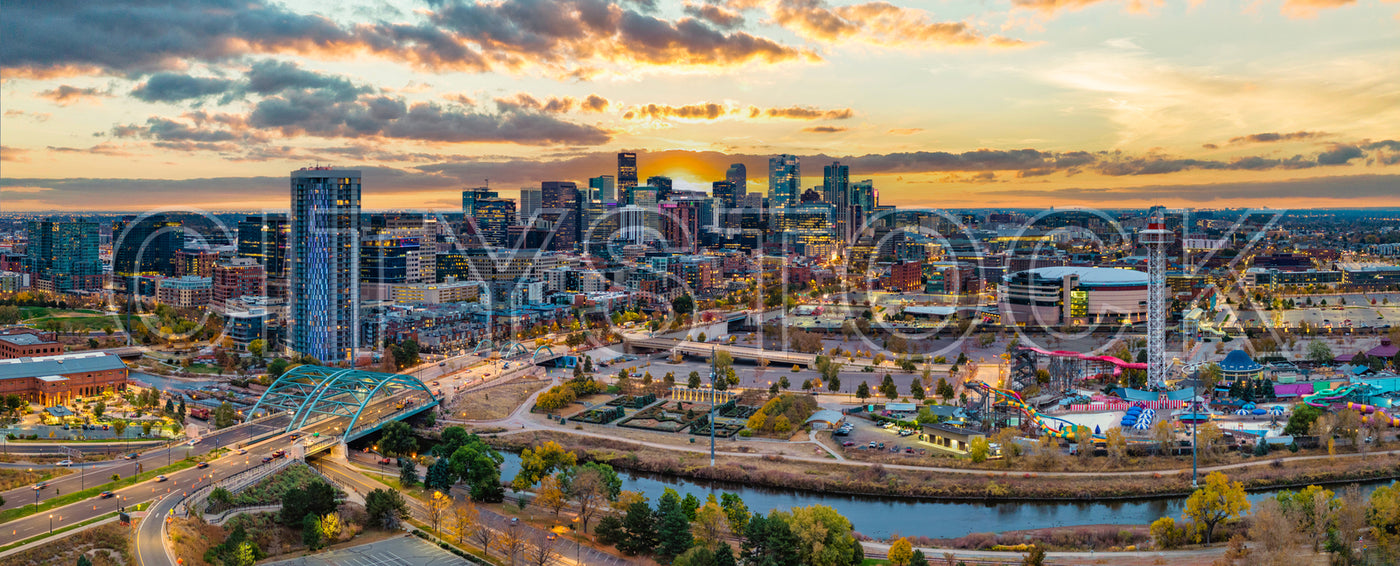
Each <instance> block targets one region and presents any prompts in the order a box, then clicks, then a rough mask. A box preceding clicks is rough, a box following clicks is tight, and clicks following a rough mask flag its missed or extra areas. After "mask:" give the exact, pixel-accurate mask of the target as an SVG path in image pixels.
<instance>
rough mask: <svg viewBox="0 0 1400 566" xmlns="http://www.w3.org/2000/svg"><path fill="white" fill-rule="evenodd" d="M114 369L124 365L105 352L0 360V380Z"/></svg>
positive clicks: (117, 358)
mask: <svg viewBox="0 0 1400 566" xmlns="http://www.w3.org/2000/svg"><path fill="white" fill-rule="evenodd" d="M114 369H126V364H125V363H122V360H121V358H119V357H117V356H116V355H115V354H108V353H106V352H82V353H77V354H63V355H59V356H41V357H32V358H31V357H25V358H13V359H8V360H0V379H23V378H31V377H38V378H43V377H48V376H58V375H66V374H72V373H83V372H94V371H108V370H114Z"/></svg>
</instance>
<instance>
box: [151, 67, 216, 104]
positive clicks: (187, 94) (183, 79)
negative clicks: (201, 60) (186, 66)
mask: <svg viewBox="0 0 1400 566" xmlns="http://www.w3.org/2000/svg"><path fill="white" fill-rule="evenodd" d="M234 84H235V83H234V81H232V80H229V79H221V78H216V77H192V76H189V75H186V74H183V73H156V74H154V75H151V77H150V78H149V79H146V82H144V83H141V84H139V85H137V86H136V88H135V89H132V91H131V96H133V97H135V98H136V99H137V100H143V101H146V102H181V101H185V100H191V99H199V98H204V97H206V96H211V95H215V94H224V93H227V92H228V91H229V89H230V88H232V86H233V85H234Z"/></svg>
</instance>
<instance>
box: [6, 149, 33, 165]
mask: <svg viewBox="0 0 1400 566" xmlns="http://www.w3.org/2000/svg"><path fill="white" fill-rule="evenodd" d="M29 153H30V150H28V149H25V148H22V147H10V146H8V145H0V161H13V162H15V163H25V162H28V161H29V157H27V156H28V155H29Z"/></svg>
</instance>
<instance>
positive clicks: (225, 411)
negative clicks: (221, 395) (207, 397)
mask: <svg viewBox="0 0 1400 566" xmlns="http://www.w3.org/2000/svg"><path fill="white" fill-rule="evenodd" d="M237 420H238V414H237V413H236V412H235V411H234V410H233V405H230V404H229V402H228V401H224V402H222V403H219V406H218V407H217V408H215V409H214V428H216V429H220V428H228V427H230V426H233V423H235V422H237Z"/></svg>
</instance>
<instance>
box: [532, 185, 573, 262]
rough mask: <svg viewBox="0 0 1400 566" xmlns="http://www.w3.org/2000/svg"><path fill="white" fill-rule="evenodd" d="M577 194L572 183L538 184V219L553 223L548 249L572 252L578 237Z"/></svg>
mask: <svg viewBox="0 0 1400 566" xmlns="http://www.w3.org/2000/svg"><path fill="white" fill-rule="evenodd" d="M579 213H580V209H579V193H578V186H577V185H575V184H574V183H573V182H572V181H545V182H543V183H540V217H541V218H544V219H545V220H549V221H550V222H553V223H554V235H553V238H551V239H550V242H549V249H551V250H560V251H573V249H574V246H575V245H576V244H578V236H579Z"/></svg>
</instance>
